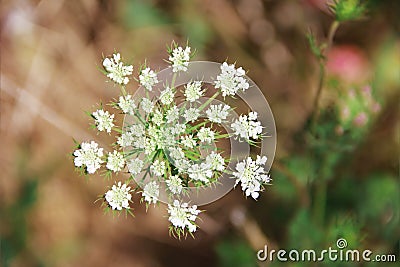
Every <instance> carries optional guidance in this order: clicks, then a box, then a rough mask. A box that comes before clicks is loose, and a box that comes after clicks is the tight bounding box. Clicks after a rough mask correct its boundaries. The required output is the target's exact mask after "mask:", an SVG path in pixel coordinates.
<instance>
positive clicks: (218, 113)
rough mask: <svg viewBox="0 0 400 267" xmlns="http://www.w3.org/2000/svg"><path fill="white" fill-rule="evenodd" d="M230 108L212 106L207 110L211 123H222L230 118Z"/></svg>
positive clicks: (226, 106) (220, 105)
mask: <svg viewBox="0 0 400 267" xmlns="http://www.w3.org/2000/svg"><path fill="white" fill-rule="evenodd" d="M230 108H231V107H230V106H228V105H222V104H219V105H211V106H210V107H209V108H208V109H207V110H206V114H207V117H208V119H209V120H210V121H211V122H215V123H222V122H223V121H225V120H226V118H227V117H228V115H229V109H230Z"/></svg>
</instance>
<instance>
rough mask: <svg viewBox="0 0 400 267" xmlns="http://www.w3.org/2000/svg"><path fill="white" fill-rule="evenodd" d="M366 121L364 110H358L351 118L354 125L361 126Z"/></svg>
mask: <svg viewBox="0 0 400 267" xmlns="http://www.w3.org/2000/svg"><path fill="white" fill-rule="evenodd" d="M367 122H368V116H367V114H366V113H365V112H360V113H359V114H358V115H357V116H356V117H355V118H354V120H353V124H354V126H357V127H361V126H364V125H365V124H366V123H367Z"/></svg>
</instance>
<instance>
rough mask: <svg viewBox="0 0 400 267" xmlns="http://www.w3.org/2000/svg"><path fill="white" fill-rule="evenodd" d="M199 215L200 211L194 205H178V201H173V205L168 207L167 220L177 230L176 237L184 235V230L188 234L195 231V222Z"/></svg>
mask: <svg viewBox="0 0 400 267" xmlns="http://www.w3.org/2000/svg"><path fill="white" fill-rule="evenodd" d="M199 213H200V211H199V210H198V209H197V206H196V205H193V206H189V204H188V203H180V202H179V201H178V200H175V201H174V203H173V205H171V204H169V205H168V214H169V218H168V220H169V221H170V222H171V223H172V225H173V227H175V229H177V230H176V233H177V234H178V236H180V234H181V233H184V231H185V230H188V231H189V232H190V233H193V232H195V231H196V229H197V225H196V224H195V221H196V218H197V215H199Z"/></svg>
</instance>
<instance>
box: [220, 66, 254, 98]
mask: <svg viewBox="0 0 400 267" xmlns="http://www.w3.org/2000/svg"><path fill="white" fill-rule="evenodd" d="M220 69H221V73H220V74H219V75H218V76H217V80H216V81H215V88H217V89H218V88H219V89H221V92H222V96H224V97H225V96H227V95H229V96H234V95H236V93H237V91H239V90H242V91H246V90H247V89H248V88H249V83H248V82H247V80H246V78H245V77H244V75H245V71H244V70H243V69H242V67H240V68H238V69H236V68H235V64H231V65H228V63H226V62H224V63H223V64H222V65H221V67H220Z"/></svg>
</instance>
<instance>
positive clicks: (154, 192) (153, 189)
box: [142, 181, 160, 204]
mask: <svg viewBox="0 0 400 267" xmlns="http://www.w3.org/2000/svg"><path fill="white" fill-rule="evenodd" d="M159 195H160V186H159V185H158V184H157V182H156V181H152V182H150V183H148V184H146V185H145V186H144V188H143V192H142V197H144V200H145V201H146V202H147V203H149V204H151V203H153V204H156V203H157V201H158V197H159Z"/></svg>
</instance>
